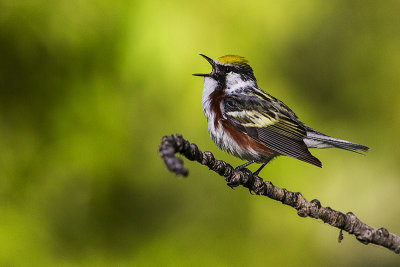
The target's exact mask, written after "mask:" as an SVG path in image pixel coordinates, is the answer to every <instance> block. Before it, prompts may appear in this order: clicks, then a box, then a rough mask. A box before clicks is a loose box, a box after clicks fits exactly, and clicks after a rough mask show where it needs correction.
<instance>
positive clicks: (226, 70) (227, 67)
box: [224, 66, 232, 73]
mask: <svg viewBox="0 0 400 267" xmlns="http://www.w3.org/2000/svg"><path fill="white" fill-rule="evenodd" d="M224 71H225V73H229V72H231V71H232V68H231V67H229V66H225V67H224Z"/></svg>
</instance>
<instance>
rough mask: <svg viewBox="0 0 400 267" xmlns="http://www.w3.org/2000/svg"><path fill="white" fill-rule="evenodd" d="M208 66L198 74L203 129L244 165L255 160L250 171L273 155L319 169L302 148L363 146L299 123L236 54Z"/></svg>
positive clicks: (219, 59) (318, 163)
mask: <svg viewBox="0 0 400 267" xmlns="http://www.w3.org/2000/svg"><path fill="white" fill-rule="evenodd" d="M201 56H202V57H204V58H205V59H206V60H207V61H208V62H209V63H210V64H211V66H212V72H211V73H209V74H204V73H196V74H193V75H195V76H202V77H204V89H203V98H202V106H203V112H204V115H205V116H206V118H207V125H208V132H209V134H210V136H211V138H212V140H213V141H214V142H215V144H216V145H217V146H218V147H219V148H220V149H222V150H224V151H227V152H229V153H231V154H232V155H234V156H237V157H239V158H241V159H244V160H247V161H248V163H246V164H243V165H241V166H239V167H238V168H242V167H246V166H248V165H250V164H251V163H254V162H257V163H261V164H262V165H261V167H260V168H259V169H258V170H257V171H256V172H255V173H254V174H255V175H258V173H259V172H260V171H261V169H262V168H263V167H264V166H265V165H266V164H267V163H268V162H269V161H270V160H271V159H273V158H275V157H276V156H279V155H285V156H289V157H292V158H295V159H298V160H302V161H304V162H307V163H310V164H313V165H315V166H318V167H321V166H322V164H321V162H320V161H319V160H318V159H317V158H316V157H314V156H313V155H312V154H311V153H310V152H309V151H308V148H331V147H336V148H341V149H345V150H349V151H354V152H357V151H358V150H362V151H367V150H368V147H366V146H363V145H359V144H356V143H352V142H349V141H345V140H341V139H337V138H333V137H330V136H327V135H325V134H323V133H321V132H318V131H316V130H314V129H312V128H310V127H308V126H307V125H305V124H304V123H302V122H301V121H299V119H298V117H297V116H296V114H295V113H294V112H293V111H292V110H291V109H290V108H289V107H288V106H286V105H285V104H284V103H283V102H282V101H280V100H278V99H276V98H275V97H273V96H271V95H270V94H268V93H266V92H264V91H263V90H261V89H260V88H259V87H258V86H257V80H256V78H255V77H254V74H253V69H252V68H251V67H250V65H249V64H248V61H247V60H246V59H245V58H243V57H240V56H234V55H227V56H223V57H220V58H218V59H215V60H213V59H211V58H209V57H207V56H205V55H202V54H201Z"/></svg>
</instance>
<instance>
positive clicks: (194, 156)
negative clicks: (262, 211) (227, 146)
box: [159, 134, 400, 254]
mask: <svg viewBox="0 0 400 267" xmlns="http://www.w3.org/2000/svg"><path fill="white" fill-rule="evenodd" d="M175 153H180V154H182V155H184V156H185V157H186V158H187V159H189V160H192V161H197V162H199V163H201V164H202V165H206V166H208V167H209V168H210V170H213V171H214V172H216V173H218V174H219V175H221V176H224V177H225V180H226V181H227V182H228V186H230V187H232V188H233V187H236V186H239V185H241V186H244V187H246V188H248V189H249V190H250V192H251V191H253V192H254V193H255V194H256V195H263V196H267V197H269V198H271V199H274V200H278V201H280V202H282V203H283V204H285V205H288V206H291V207H293V208H295V209H296V210H297V214H298V215H299V216H301V217H311V218H315V219H321V220H322V221H323V222H324V223H328V224H330V225H332V226H334V227H336V228H339V229H340V230H341V231H340V235H339V242H340V241H341V239H342V238H343V237H342V234H341V232H342V230H343V231H346V232H348V233H349V234H353V235H355V237H356V238H357V240H358V241H360V242H361V243H363V244H366V245H367V244H369V243H372V244H376V245H380V246H383V247H385V248H388V249H390V250H392V251H394V252H395V253H397V254H399V253H400V237H398V236H397V235H394V234H391V233H389V231H388V230H386V229H385V228H383V227H382V228H379V229H378V230H376V229H375V228H373V227H371V226H369V225H366V224H365V223H363V222H362V221H360V220H359V219H358V218H357V217H356V216H355V215H354V214H353V213H351V212H348V213H346V214H344V213H342V212H340V211H336V210H333V209H331V208H330V207H323V206H322V205H321V203H320V202H319V200H317V199H314V200H312V201H308V200H307V199H305V198H304V197H303V196H302V194H301V193H299V192H291V191H288V190H286V189H282V188H279V187H276V186H274V185H273V184H272V183H271V182H269V181H267V182H264V181H263V180H262V179H261V178H260V177H258V176H254V175H253V174H252V172H251V171H249V170H248V169H242V170H235V169H234V168H233V167H232V166H231V165H229V164H228V163H226V162H224V161H222V160H216V159H215V158H214V156H213V154H212V153H211V152H209V151H206V152H201V151H200V150H199V148H198V147H197V145H196V144H190V143H189V142H188V141H187V140H185V139H184V138H183V137H182V135H179V134H173V135H171V136H164V137H163V138H162V141H161V145H160V147H159V155H160V156H161V157H162V158H163V160H164V162H165V165H166V166H167V168H168V169H169V170H170V171H171V172H174V173H175V174H176V175H183V176H187V175H188V170H187V169H185V168H184V167H183V161H182V159H180V158H177V157H175Z"/></svg>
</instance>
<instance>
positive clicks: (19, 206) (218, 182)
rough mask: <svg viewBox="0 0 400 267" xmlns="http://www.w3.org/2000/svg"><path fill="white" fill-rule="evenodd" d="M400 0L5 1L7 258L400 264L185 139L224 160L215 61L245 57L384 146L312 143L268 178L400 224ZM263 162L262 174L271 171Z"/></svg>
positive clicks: (303, 107)
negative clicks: (213, 82) (181, 159)
mask: <svg viewBox="0 0 400 267" xmlns="http://www.w3.org/2000/svg"><path fill="white" fill-rule="evenodd" d="M398 14H400V3H399V2H398V1H381V2H378V1H357V0H354V1H344V0H341V1H339V0H338V1H317V0H306V1H290V0H287V1H250V2H243V1H221V2H215V1H202V2H190V1H178V0H176V1H157V0H151V1H106V0H98V1H77V0H71V1H48V0H36V1H35V0H31V1H29V0H27V1H13V0H0V152H1V157H0V177H1V179H0V265H16V266H21V265H25V266H27V265H37V266H43V265H49V266H50V265H54V264H65V265H96V266H99V265H109V264H113V265H115V264H119V265H132V264H134V265H137V266H157V265H164V266H165V265H167V266H176V265H199V266H203V265H206V264H207V265H209V264H212V265H222V266H227V265H238V266H243V265H252V266H260V265H261V266H262V265H272V266H274V265H280V266H281V265H306V266H313V265H315V266H320V265H331V266H337V265H339V266H341V265H347V266H349V265H360V266H365V265H376V264H379V265H395V264H396V263H398V262H399V260H398V256H397V255H395V254H394V253H392V252H390V251H386V250H385V249H383V248H379V247H376V246H371V245H370V246H363V245H362V244H359V243H358V242H357V241H356V240H354V238H352V237H349V236H347V235H345V236H344V241H343V242H342V243H341V244H338V243H337V242H336V239H337V236H338V231H337V230H336V229H333V228H331V227H329V226H326V225H324V224H323V223H321V222H316V221H314V220H311V219H302V218H299V217H298V216H297V215H296V214H295V212H294V211H293V210H292V209H290V208H288V207H284V206H282V205H280V204H279V203H275V202H273V201H270V200H267V199H263V198H261V197H255V196H251V195H249V194H248V192H247V191H246V190H243V189H236V190H230V189H229V188H228V187H226V186H225V185H224V182H223V180H222V178H221V177H218V176H217V175H216V174H214V173H211V172H209V171H208V170H207V169H205V168H203V167H202V166H199V165H198V164H194V163H190V162H186V166H187V167H189V169H190V172H191V173H190V176H189V178H188V179H176V178H175V177H174V176H173V175H172V174H170V173H168V172H167V170H166V169H165V167H164V166H163V163H162V161H161V160H160V159H159V158H158V155H157V146H158V144H159V142H160V139H161V137H162V136H163V135H167V134H171V133H175V132H179V133H182V134H183V135H184V137H185V138H187V139H189V140H190V141H191V142H195V143H197V144H198V145H199V147H200V148H201V149H203V150H210V151H213V152H215V155H216V156H217V157H219V158H221V159H224V160H227V161H228V162H231V163H232V164H233V165H238V164H241V163H242V161H240V160H238V159H235V158H233V157H232V156H230V155H227V154H225V153H223V152H218V151H217V149H216V147H215V145H214V144H212V142H211V140H210V139H209V137H208V134H207V131H206V122H205V118H204V116H203V114H202V110H201V91H202V80H201V79H200V78H198V77H193V76H191V73H195V72H205V71H207V70H209V69H210V67H209V65H208V64H207V63H206V62H205V61H204V60H203V59H202V58H201V57H199V56H198V55H197V54H199V53H204V54H206V55H208V56H210V57H214V58H215V57H218V56H222V55H225V54H239V55H243V56H246V57H247V58H248V59H249V60H250V63H251V64H252V66H253V67H254V69H255V74H256V77H258V81H259V85H260V86H261V87H262V88H263V89H264V90H266V91H268V92H270V93H271V94H273V95H274V96H276V97H278V98H280V99H282V100H284V102H285V103H287V104H288V105H289V106H291V107H292V108H293V109H294V111H296V112H297V113H298V115H299V116H300V118H301V119H302V120H303V121H304V122H306V123H308V124H310V126H312V127H314V128H316V129H318V130H321V131H324V132H326V133H327V134H331V135H333V136H336V137H341V138H346V139H349V140H352V141H355V142H359V143H362V144H365V145H368V146H370V147H371V151H370V152H369V153H368V155H367V156H366V157H363V156H358V155H355V154H352V153H348V152H344V151H337V150H329V151H327V150H325V151H314V152H313V153H314V154H315V155H316V156H318V157H319V158H320V159H321V161H322V162H323V164H324V168H322V169H318V168H315V167H313V166H311V165H307V164H304V163H302V162H299V161H295V160H293V159H289V158H280V159H278V160H276V161H273V162H272V163H271V164H270V165H269V166H268V167H267V168H266V169H265V170H264V171H263V172H262V173H261V176H263V177H265V178H266V179H269V180H271V181H272V182H273V183H274V184H276V185H278V186H281V187H286V188H288V189H290V190H293V191H300V192H302V193H303V195H304V196H305V197H306V198H308V199H310V200H311V199H312V198H318V199H320V200H321V201H322V204H323V205H328V206H332V207H334V208H337V209H339V210H341V211H344V212H346V211H353V212H354V213H355V214H356V215H358V216H359V218H360V219H361V220H363V221H365V222H366V223H368V224H371V225H372V226H375V227H381V226H384V227H387V228H388V229H389V230H390V231H392V232H394V233H397V234H400V208H399V205H400V204H399V203H400V194H399V190H400V189H399V188H400V179H399V178H400V165H399V162H400V149H399V148H400V147H399V144H398V136H399V135H400V126H399V125H400V114H399V103H400V93H399V84H400V75H399V69H400V50H399V47H400V27H399V25H400V16H399V15H398ZM256 167H257V166H254V167H252V168H256Z"/></svg>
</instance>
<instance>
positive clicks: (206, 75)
mask: <svg viewBox="0 0 400 267" xmlns="http://www.w3.org/2000/svg"><path fill="white" fill-rule="evenodd" d="M200 56H202V57H204V58H205V59H206V60H207V61H208V63H210V64H211V66H212V67H213V69H214V67H215V62H214V60H213V59H211V58H209V57H207V56H205V55H203V54H200ZM193 75H194V76H203V77H210V75H211V74H210V73H208V74H207V73H194V74H193Z"/></svg>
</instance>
